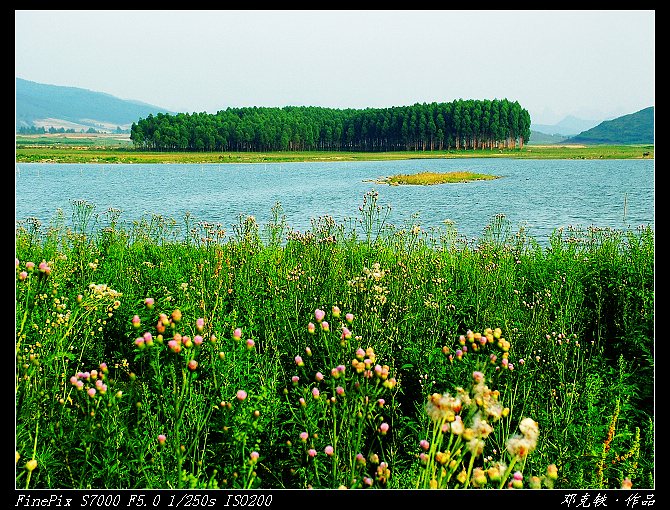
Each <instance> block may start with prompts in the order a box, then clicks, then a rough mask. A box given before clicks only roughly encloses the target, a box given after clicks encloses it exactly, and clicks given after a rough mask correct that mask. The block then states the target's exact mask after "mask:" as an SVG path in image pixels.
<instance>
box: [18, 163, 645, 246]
mask: <svg viewBox="0 0 670 510" xmlns="http://www.w3.org/2000/svg"><path fill="white" fill-rule="evenodd" d="M456 170H459V171H472V172H479V173H488V174H494V175H498V176H500V177H501V178H500V179H495V180H490V181H476V182H468V183H459V184H441V185H433V186H388V185H382V184H376V183H374V182H370V181H374V180H375V179H377V178H379V177H383V176H390V175H393V174H398V173H405V174H407V173H418V172H423V171H432V172H449V171H456ZM15 188H16V189H15V191H16V202H15V219H16V220H17V221H21V220H25V219H26V218H28V217H34V218H37V219H39V220H40V221H42V222H43V223H45V224H46V223H48V222H49V220H51V219H52V218H53V217H54V216H55V213H56V211H57V210H58V209H62V210H63V212H64V213H65V216H66V218H69V217H70V215H71V212H72V206H71V201H72V200H85V201H87V202H90V203H92V204H93V205H95V212H96V213H98V214H100V215H102V213H104V212H105V211H106V210H107V209H109V208H115V209H120V210H121V211H122V214H121V217H120V220H121V221H122V222H132V221H135V220H138V219H141V218H142V217H145V218H150V217H151V216H152V215H160V216H163V217H167V218H173V219H175V220H177V222H180V223H182V224H183V221H182V220H183V218H184V215H185V214H186V213H187V212H188V213H190V215H191V217H192V220H193V221H196V222H197V221H205V222H208V223H214V224H221V225H222V226H223V228H224V229H225V230H226V231H227V232H228V233H232V226H233V225H235V224H237V223H238V222H239V217H240V215H242V216H245V217H246V216H248V215H252V216H254V217H255V218H256V220H257V221H258V223H259V225H261V227H263V226H264V225H265V224H266V223H267V222H268V221H269V219H270V217H271V209H272V207H273V205H274V204H275V203H277V202H279V203H280V204H281V205H282V209H283V213H284V215H285V216H286V221H287V223H288V225H289V226H290V227H291V228H292V229H295V230H299V231H302V232H304V231H305V230H307V229H309V228H310V226H311V220H312V219H316V218H318V217H321V216H331V217H332V218H333V219H334V220H335V221H336V222H338V223H340V222H343V221H345V219H347V218H351V217H355V216H358V215H359V211H358V207H359V206H360V205H361V204H362V202H363V196H364V195H365V193H366V192H368V191H370V190H372V189H374V190H376V191H378V192H379V197H378V203H379V205H381V206H390V208H391V211H390V216H389V222H390V223H392V224H394V225H396V226H398V227H404V226H405V225H408V226H411V225H415V224H417V225H421V227H422V228H423V229H429V228H431V227H444V221H445V220H451V221H453V222H454V225H455V227H456V229H457V231H458V233H459V234H460V235H462V236H465V237H467V238H468V239H475V238H478V237H480V236H481V234H482V232H483V230H484V228H485V227H486V225H488V224H489V223H490V222H491V220H492V219H493V217H494V216H496V215H498V214H503V215H505V217H506V218H507V219H508V220H509V221H510V222H511V225H512V228H513V231H514V232H516V231H517V230H518V229H519V228H520V227H523V228H524V229H525V230H526V231H527V233H528V234H529V235H531V236H533V237H534V238H535V239H537V240H538V241H539V242H541V243H542V244H544V243H545V242H546V239H547V237H548V236H549V234H550V233H551V232H552V231H553V230H554V229H556V228H559V227H568V226H572V227H581V228H587V227H591V226H594V227H610V228H615V229H628V228H636V227H638V226H640V225H650V226H652V228H653V227H654V161H653V160H520V159H511V158H501V159H492V158H469V159H417V160H402V161H383V162H378V161H369V162H327V163H313V162H309V163H268V164H263V163H258V164H145V165H143V164H55V163H46V164H40V163H17V164H16V169H15Z"/></svg>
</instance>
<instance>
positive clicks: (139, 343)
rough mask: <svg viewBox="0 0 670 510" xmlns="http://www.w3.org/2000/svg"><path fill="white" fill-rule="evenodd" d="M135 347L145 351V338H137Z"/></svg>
mask: <svg viewBox="0 0 670 510" xmlns="http://www.w3.org/2000/svg"><path fill="white" fill-rule="evenodd" d="M135 345H136V346H137V347H139V348H140V349H143V348H144V338H142V337H141V336H139V337H137V338H136V339H135Z"/></svg>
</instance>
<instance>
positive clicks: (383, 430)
mask: <svg viewBox="0 0 670 510" xmlns="http://www.w3.org/2000/svg"><path fill="white" fill-rule="evenodd" d="M388 431H389V424H388V423H386V422H384V423H382V424H381V425H380V426H379V432H381V433H382V436H385V435H386V433H387V432H388Z"/></svg>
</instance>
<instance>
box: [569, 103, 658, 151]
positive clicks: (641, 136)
mask: <svg viewBox="0 0 670 510" xmlns="http://www.w3.org/2000/svg"><path fill="white" fill-rule="evenodd" d="M563 143H569V144H573V143H579V144H586V145H636V144H653V143H654V107H653V106H650V107H649V108H645V109H643V110H640V111H639V112H635V113H631V114H629V115H623V116H621V117H617V118H616V119H612V120H606V121H604V122H601V123H600V124H598V125H597V126H596V127H594V128H591V129H589V130H587V131H583V132H582V133H579V134H578V135H577V136H573V137H572V138H568V139H567V140H565V141H564V142H563Z"/></svg>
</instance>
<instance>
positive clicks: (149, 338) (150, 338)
mask: <svg viewBox="0 0 670 510" xmlns="http://www.w3.org/2000/svg"><path fill="white" fill-rule="evenodd" d="M142 338H143V339H144V343H145V344H147V345H148V346H149V347H151V346H152V345H153V344H154V338H153V336H151V333H149V332H148V331H147V332H146V333H144V335H143V336H142Z"/></svg>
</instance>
